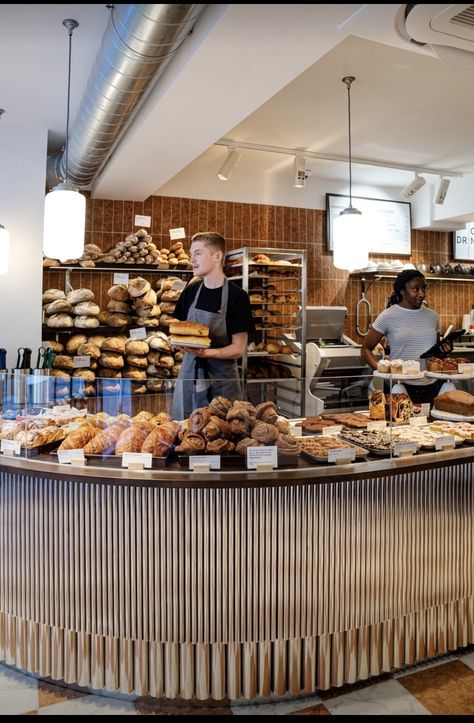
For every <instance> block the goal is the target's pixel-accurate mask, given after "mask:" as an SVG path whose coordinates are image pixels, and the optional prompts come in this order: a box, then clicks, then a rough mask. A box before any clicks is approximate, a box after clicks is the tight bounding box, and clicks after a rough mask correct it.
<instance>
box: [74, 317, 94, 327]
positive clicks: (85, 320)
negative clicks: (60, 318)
mask: <svg viewBox="0 0 474 723" xmlns="http://www.w3.org/2000/svg"><path fill="white" fill-rule="evenodd" d="M74 326H75V327H77V328H78V329H95V328H97V327H98V326H99V319H98V318H97V317H96V316H84V315H82V316H76V318H75V319H74Z"/></svg>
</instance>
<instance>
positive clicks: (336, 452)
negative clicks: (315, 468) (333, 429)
mask: <svg viewBox="0 0 474 723" xmlns="http://www.w3.org/2000/svg"><path fill="white" fill-rule="evenodd" d="M355 452H356V451H355V447H343V448H339V449H330V450H329V452H328V462H334V463H335V464H350V463H351V462H353V461H354V460H355Z"/></svg>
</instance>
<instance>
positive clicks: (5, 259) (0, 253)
mask: <svg viewBox="0 0 474 723" xmlns="http://www.w3.org/2000/svg"><path fill="white" fill-rule="evenodd" d="M9 260H10V234H9V232H8V231H7V229H6V228H5V226H3V225H2V224H1V223H0V275H2V274H6V273H7V271H8V265H9Z"/></svg>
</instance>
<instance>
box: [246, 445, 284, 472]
mask: <svg viewBox="0 0 474 723" xmlns="http://www.w3.org/2000/svg"><path fill="white" fill-rule="evenodd" d="M260 466H265V467H266V466H268V467H269V468H270V466H271V468H272V469H275V468H276V467H278V452H277V448H276V447H275V446H272V447H247V469H258V467H260Z"/></svg>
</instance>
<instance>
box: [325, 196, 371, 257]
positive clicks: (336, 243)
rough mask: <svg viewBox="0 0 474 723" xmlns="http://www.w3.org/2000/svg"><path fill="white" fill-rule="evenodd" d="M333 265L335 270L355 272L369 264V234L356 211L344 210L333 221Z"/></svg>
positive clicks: (351, 209)
mask: <svg viewBox="0 0 474 723" xmlns="http://www.w3.org/2000/svg"><path fill="white" fill-rule="evenodd" d="M332 248H333V253H334V258H333V264H334V266H335V267H336V268H337V269H344V270H345V271H355V270H356V269H363V268H364V267H365V266H367V264H368V263H369V233H368V229H367V227H366V223H365V221H364V217H363V216H362V214H361V213H360V211H358V210H357V209H355V208H354V209H353V208H346V209H345V210H344V211H343V212H342V213H340V214H339V216H336V218H335V219H334V221H333V240H332Z"/></svg>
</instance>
